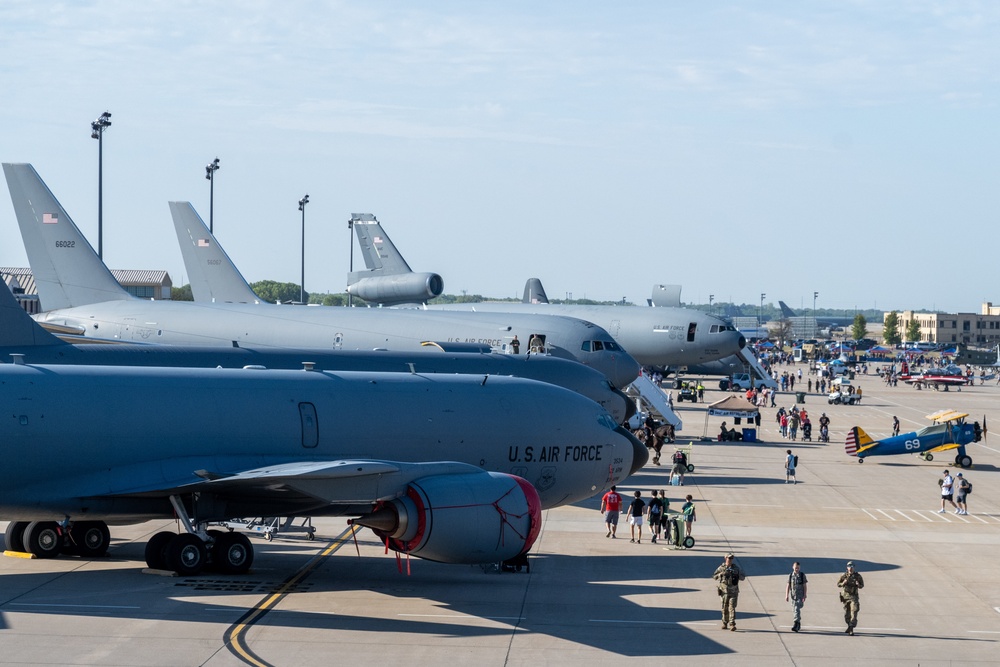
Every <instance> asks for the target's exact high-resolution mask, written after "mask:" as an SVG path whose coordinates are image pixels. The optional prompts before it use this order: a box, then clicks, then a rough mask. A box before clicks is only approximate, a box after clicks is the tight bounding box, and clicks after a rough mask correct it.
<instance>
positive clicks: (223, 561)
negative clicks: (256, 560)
mask: <svg viewBox="0 0 1000 667" xmlns="http://www.w3.org/2000/svg"><path fill="white" fill-rule="evenodd" d="M211 555H212V565H213V566H214V568H215V569H216V570H217V571H219V572H221V573H223V574H246V573H247V572H248V571H249V570H250V566H251V565H253V545H252V544H251V543H250V540H249V538H247V536H246V535H243V534H242V533H224V534H222V535H221V536H219V537H217V538H216V539H215V544H213V545H212V552H211Z"/></svg>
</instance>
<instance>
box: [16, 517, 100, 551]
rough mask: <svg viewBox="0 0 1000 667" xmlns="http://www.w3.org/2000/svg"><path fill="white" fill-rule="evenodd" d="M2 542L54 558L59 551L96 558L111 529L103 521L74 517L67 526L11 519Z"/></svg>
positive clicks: (20, 549) (19, 549)
mask: <svg viewBox="0 0 1000 667" xmlns="http://www.w3.org/2000/svg"><path fill="white" fill-rule="evenodd" d="M4 543H5V546H6V548H7V549H8V550H9V551H22V552H26V553H30V554H33V555H34V556H35V558H56V557H58V556H59V554H60V553H66V554H73V555H77V556H83V557H85V558H97V557H100V556H103V555H104V554H106V553H107V551H108V546H109V545H110V544H111V531H109V530H108V525H107V524H106V523H104V522H103V521H76V522H73V523H70V524H69V526H68V527H67V526H64V525H63V524H61V523H59V522H57V521H12V522H10V523H9V524H8V525H7V531H6V533H4Z"/></svg>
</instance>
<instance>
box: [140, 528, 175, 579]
mask: <svg viewBox="0 0 1000 667" xmlns="http://www.w3.org/2000/svg"><path fill="white" fill-rule="evenodd" d="M175 537H177V533H170V532H167V531H161V532H159V533H157V534H156V535H153V536H152V537H151V538H149V541H148V542H146V565H148V566H149V567H150V569H153V570H166V569H167V555H166V551H167V545H168V544H170V540H172V539H174V538H175Z"/></svg>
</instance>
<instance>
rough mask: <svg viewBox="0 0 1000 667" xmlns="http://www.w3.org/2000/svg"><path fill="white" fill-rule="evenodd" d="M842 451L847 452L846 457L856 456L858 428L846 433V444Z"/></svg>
mask: <svg viewBox="0 0 1000 667" xmlns="http://www.w3.org/2000/svg"><path fill="white" fill-rule="evenodd" d="M844 451H846V452H847V455H848V456H857V455H858V427H857V426H855V427H854V428H852V429H851V430H850V431H848V432H847V443H846V444H845V445H844Z"/></svg>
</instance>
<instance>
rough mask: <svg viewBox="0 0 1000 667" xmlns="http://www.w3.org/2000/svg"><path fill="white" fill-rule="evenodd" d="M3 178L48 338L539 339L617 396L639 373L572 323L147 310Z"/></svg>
mask: <svg viewBox="0 0 1000 667" xmlns="http://www.w3.org/2000/svg"><path fill="white" fill-rule="evenodd" d="M3 169H4V175H5V176H6V178H7V186H8V188H9V189H10V195H11V201H12V202H13V204H14V211H15V213H16V215H17V221H18V225H19V226H20V228H21V236H22V238H23V239H24V245H25V250H26V252H27V255H28V261H29V263H30V264H31V269H32V272H33V274H34V277H35V284H36V285H37V287H38V294H39V297H40V300H41V305H42V307H43V308H44V309H45V311H46V312H43V313H41V314H39V315H37V316H36V320H37V321H39V322H41V323H42V324H43V325H44V326H46V327H47V328H49V327H56V328H59V329H61V330H62V331H64V332H70V333H75V334H78V335H82V336H84V337H88V338H91V337H92V338H103V339H112V340H123V341H136V342H155V343H166V344H177V345H224V346H233V345H250V346H256V347H269V346H278V347H288V346H297V347H321V348H327V349H345V350H347V349H357V350H372V349H385V348H388V349H394V350H405V349H412V348H414V347H417V346H419V345H420V344H421V343H424V342H428V341H433V342H439V343H442V344H448V343H455V342H457V343H477V344H486V345H489V346H490V347H492V348H497V349H499V348H501V347H503V346H505V345H507V344H508V343H509V342H510V341H511V340H513V338H514V337H515V336H517V337H518V339H519V340H521V341H526V340H529V339H530V338H531V337H532V336H535V335H537V336H539V337H540V338H541V339H542V340H543V341H544V351H545V352H546V353H549V354H552V355H553V356H557V357H561V358H566V359H574V360H576V361H580V362H581V363H583V364H585V365H587V366H590V367H591V368H595V369H597V370H599V371H601V372H602V373H604V375H605V376H607V377H608V379H609V380H610V381H611V382H612V383H613V384H614V385H615V386H616V387H625V386H627V385H628V384H629V383H631V382H632V381H633V380H635V378H636V377H638V375H639V365H638V363H637V362H636V361H635V359H633V358H632V357H630V356H629V355H628V354H627V353H626V352H624V351H623V350H622V349H621V347H620V346H619V345H618V344H617V343H616V342H615V341H614V339H613V338H612V337H611V336H610V334H608V332H607V331H605V330H604V329H602V328H600V327H598V326H595V325H593V324H590V323H588V322H583V321H580V320H576V319H573V318H565V317H564V318H545V317H538V316H533V315H511V314H506V313H505V314H498V315H488V314H480V313H429V312H425V311H417V310H395V309H368V308H330V307H326V308H324V307H319V308H307V307H298V306H279V305H274V304H257V305H254V304H247V303H190V302H172V301H146V300H142V299H138V298H135V297H133V296H131V295H130V294H128V293H127V292H126V291H125V290H124V289H122V287H121V285H119V284H118V282H117V281H116V280H115V279H114V277H113V276H112V275H111V272H110V271H108V269H107V267H106V266H104V264H103V263H102V262H101V260H100V259H99V258H98V257H97V254H96V253H95V252H94V250H93V248H92V247H91V246H90V244H89V243H88V242H87V240H86V239H85V238H84V237H83V235H82V234H81V233H80V230H79V229H78V228H77V227H76V225H75V224H74V223H73V221H72V220H71V219H70V217H69V215H68V214H67V213H66V211H65V210H64V209H63V208H62V206H61V205H60V204H59V202H58V201H56V198H55V197H54V196H53V195H52V193H51V192H50V191H49V189H48V188H47V187H46V186H45V184H44V183H43V182H42V180H41V178H39V176H38V174H37V173H36V172H35V170H34V168H33V167H32V166H31V165H27V164H4V165H3Z"/></svg>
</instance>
